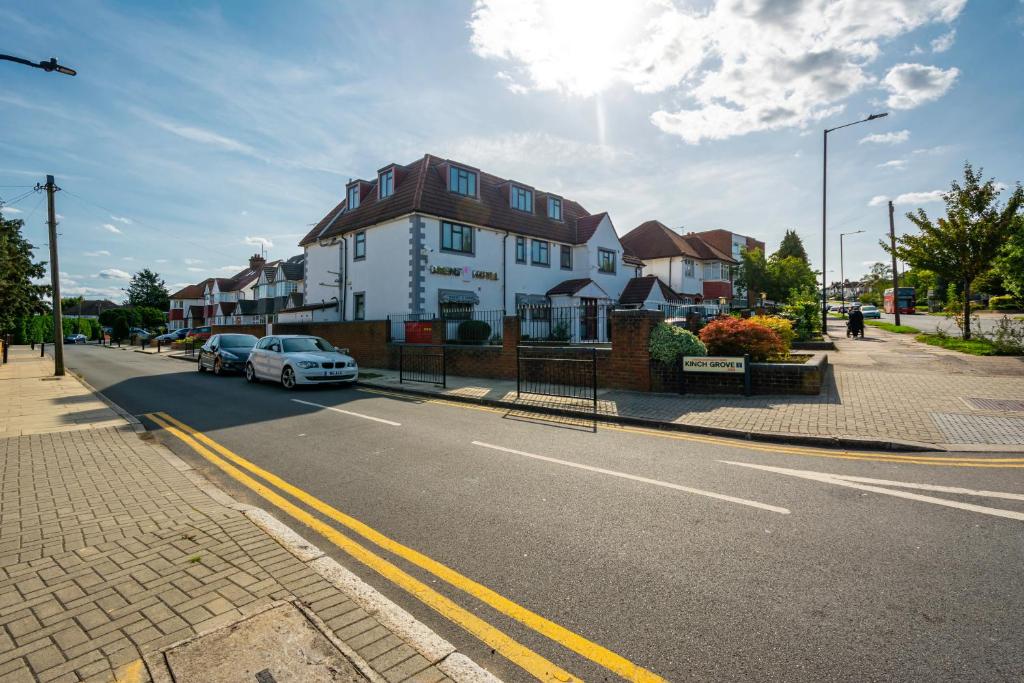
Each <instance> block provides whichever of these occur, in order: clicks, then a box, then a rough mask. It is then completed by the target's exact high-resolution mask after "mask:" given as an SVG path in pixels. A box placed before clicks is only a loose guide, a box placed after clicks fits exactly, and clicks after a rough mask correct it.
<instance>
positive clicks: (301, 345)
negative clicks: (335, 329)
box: [284, 337, 334, 353]
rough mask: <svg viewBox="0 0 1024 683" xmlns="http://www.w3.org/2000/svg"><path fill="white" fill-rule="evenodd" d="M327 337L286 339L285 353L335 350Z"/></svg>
mask: <svg viewBox="0 0 1024 683" xmlns="http://www.w3.org/2000/svg"><path fill="white" fill-rule="evenodd" d="M333 350H334V347H333V346H331V345H330V344H329V343H328V342H327V340H326V339H321V338H320V337H295V338H293V339H285V340H284V352H285V353H301V352H303V351H333Z"/></svg>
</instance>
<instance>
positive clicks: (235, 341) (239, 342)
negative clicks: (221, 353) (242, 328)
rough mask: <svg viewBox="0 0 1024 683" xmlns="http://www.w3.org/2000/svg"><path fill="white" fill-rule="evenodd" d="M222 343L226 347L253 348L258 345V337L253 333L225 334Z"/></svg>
mask: <svg viewBox="0 0 1024 683" xmlns="http://www.w3.org/2000/svg"><path fill="white" fill-rule="evenodd" d="M220 345H221V346H223V347H224V348H226V349H251V348H252V347H254V346H256V337H254V336H252V335H251V334H224V335H221V338H220Z"/></svg>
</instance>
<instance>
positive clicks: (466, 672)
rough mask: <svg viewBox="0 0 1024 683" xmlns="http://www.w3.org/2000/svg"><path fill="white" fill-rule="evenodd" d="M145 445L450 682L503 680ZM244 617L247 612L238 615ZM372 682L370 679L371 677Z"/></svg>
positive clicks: (315, 550) (283, 530)
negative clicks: (346, 597) (371, 618)
mask: <svg viewBox="0 0 1024 683" xmlns="http://www.w3.org/2000/svg"><path fill="white" fill-rule="evenodd" d="M67 372H68V374H70V375H71V376H72V377H74V378H75V379H76V380H78V381H79V382H81V383H82V385H83V386H84V387H85V388H87V389H88V390H89V391H91V392H92V393H93V394H94V395H95V396H97V397H99V399H100V400H101V401H103V402H104V403H105V404H107V405H108V406H110V408H111V409H112V410H113V411H114V412H116V413H117V414H118V415H120V416H121V417H122V418H124V419H125V421H127V422H128V423H129V424H130V425H131V427H132V430H133V431H134V432H136V433H145V432H146V428H145V426H144V425H143V424H142V422H140V421H139V420H138V418H136V417H135V416H134V415H132V414H131V413H129V412H128V411H126V410H125V409H124V408H122V407H121V406H119V405H117V404H116V403H114V402H113V401H111V400H110V399H108V398H107V397H106V396H104V395H103V394H102V393H100V392H99V391H98V390H97V389H96V388H95V387H93V386H92V385H91V384H89V383H88V382H86V381H85V380H84V379H83V378H82V377H81V376H80V375H79V374H78V373H76V372H72V371H70V370H68V371H67ZM148 445H150V446H152V447H153V448H155V449H156V450H157V452H158V453H159V455H160V456H161V457H163V458H164V460H166V461H167V462H168V464H170V465H171V466H172V467H174V468H175V469H177V470H178V471H180V472H182V473H183V474H184V475H185V476H186V477H187V478H188V479H189V480H190V481H192V483H194V484H195V485H196V486H197V487H198V488H199V489H200V490H201V491H202V492H203V493H205V494H206V495H208V496H209V497H210V498H212V499H213V500H214V501H215V502H217V503H219V504H221V505H224V506H225V507H228V508H231V509H233V510H236V511H238V512H241V513H242V514H243V515H244V516H245V517H246V519H248V520H249V521H251V522H252V523H253V524H254V525H256V526H257V527H259V528H260V529H262V530H263V532H264V533H266V534H267V535H269V536H270V537H271V538H273V539H274V540H275V541H277V542H278V543H279V544H280V545H281V546H282V547H283V548H284V549H285V550H287V551H288V552H290V553H291V554H292V555H294V556H295V557H296V558H298V559H299V561H301V562H302V563H303V564H304V565H306V566H307V567H309V568H310V569H312V570H313V571H314V572H316V573H317V574H318V575H319V576H321V577H322V578H323V579H324V580H326V581H327V582H328V583H330V584H331V585H332V586H334V587H335V588H337V589H338V590H339V591H341V592H342V593H344V594H345V595H346V596H348V598H350V599H351V600H352V601H353V602H355V603H356V604H357V605H359V606H360V607H362V608H363V609H364V610H366V612H367V613H368V614H371V615H373V616H374V617H375V618H376V619H377V620H378V621H379V622H380V623H381V624H382V625H384V626H385V627H386V628H388V629H389V630H390V631H391V632H392V633H394V634H395V635H396V636H398V637H399V638H401V639H402V640H403V641H405V642H406V643H408V644H409V646H410V647H412V649H414V650H416V652H417V653H419V654H420V655H422V656H423V658H424V659H426V660H427V661H429V662H430V663H431V664H432V665H434V666H436V667H437V668H438V669H439V670H440V671H441V672H443V673H444V674H445V675H446V676H448V677H449V678H451V679H452V680H453V681H455V682H456V683H502V681H501V679H500V678H497V677H496V676H495V675H494V674H492V673H491V672H489V671H487V670H486V669H484V668H483V667H481V666H480V665H479V664H477V663H476V662H474V661H473V660H472V659H470V658H469V657H467V656H466V655H464V654H462V653H460V652H458V651H457V650H456V648H455V646H454V645H452V644H451V643H450V642H448V641H447V640H445V639H444V638H442V637H441V636H440V635H438V634H437V633H435V632H434V631H433V630H432V629H430V628H429V627H428V626H427V625H426V624H424V623H423V622H421V621H419V620H418V619H417V618H416V617H414V616H413V615H412V614H410V613H409V612H407V611H406V610H404V609H403V608H401V607H399V606H398V605H397V604H396V603H394V602H392V601H391V600H390V599H389V598H387V597H386V596H385V595H384V594H383V593H381V592H380V591H378V590H377V589H376V588H374V587H373V586H371V585H370V584H368V583H366V582H365V581H363V580H362V579H361V578H359V577H358V576H356V575H355V574H354V573H353V572H351V571H350V570H348V569H346V568H345V567H344V566H343V565H341V564H340V563H339V562H338V561H337V560H334V559H333V558H331V557H328V556H327V554H326V553H324V552H323V551H322V550H321V549H320V548H319V547H318V546H316V545H314V544H313V543H310V542H309V541H308V540H306V539H305V537H303V536H302V535H300V534H299V533H298V532H296V531H295V530H294V529H292V528H291V527H289V526H288V525H287V524H285V523H284V522H282V521H280V520H279V519H277V518H276V517H274V516H273V515H272V514H271V513H270V512H268V511H266V510H264V509H263V508H258V507H256V506H254V505H249V504H247V503H241V502H239V501H237V500H235V499H234V498H232V497H231V496H230V495H229V494H228V493H227V492H225V491H223V490H222V489H220V488H219V487H218V486H217V485H216V484H214V483H213V482H212V481H210V480H209V479H207V478H206V477H204V476H203V475H202V473H201V472H200V471H199V470H197V469H195V468H194V467H192V466H191V465H189V464H188V463H187V462H185V461H184V460H182V459H181V458H180V457H178V455H177V454H175V453H174V451H172V450H171V449H170V448H168V447H167V446H165V445H163V444H162V443H159V442H157V441H151V442H148ZM303 611H304V612H305V613H306V614H307V615H309V614H311V612H310V611H309V610H303ZM249 616H251V615H249ZM314 616H315V615H314ZM244 618H246V616H243V619H244ZM328 631H329V630H328ZM200 635H202V634H200ZM331 637H332V638H331V640H332V642H334V641H336V640H337V638H335V637H333V633H331ZM341 651H342V652H343V653H344V654H346V656H347V655H348V653H349V652H350V651H351V648H349V647H348V645H345V647H344V648H341ZM350 659H351V657H350ZM147 664H148V662H147ZM357 666H358V665H357ZM360 668H361V667H360ZM371 680H375V679H374V678H371Z"/></svg>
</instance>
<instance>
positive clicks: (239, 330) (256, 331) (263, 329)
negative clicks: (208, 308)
mask: <svg viewBox="0 0 1024 683" xmlns="http://www.w3.org/2000/svg"><path fill="white" fill-rule="evenodd" d="M210 334H251V335H252V336H254V337H256V338H257V339H259V338H260V337H266V336H267V326H266V325H262V324H261V325H211V326H210Z"/></svg>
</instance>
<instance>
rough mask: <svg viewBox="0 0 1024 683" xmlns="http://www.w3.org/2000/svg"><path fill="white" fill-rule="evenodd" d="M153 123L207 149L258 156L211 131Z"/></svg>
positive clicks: (236, 142)
mask: <svg viewBox="0 0 1024 683" xmlns="http://www.w3.org/2000/svg"><path fill="white" fill-rule="evenodd" d="M153 123H155V124H156V125H157V126H159V127H160V128H163V129H164V130H166V131H168V132H170V133H174V134H175V135H177V136H178V137H181V138H185V139H186V140H191V141H193V142H198V143H200V144H203V145H207V146H209V147H217V148H219V149H224V150H227V151H229V152H239V153H241V154H247V155H249V156H258V155H257V154H256V150H255V149H253V148H252V147H251V146H249V145H247V144H245V143H244V142H239V141H238V140H235V139H233V138H229V137H226V136H224V135H220V134H219V133H214V132H213V131H211V130H206V129H205V128H197V127H195V126H184V125H181V124H177V123H173V122H171V121H162V120H159V119H154V120H153Z"/></svg>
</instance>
